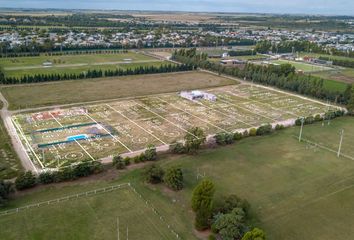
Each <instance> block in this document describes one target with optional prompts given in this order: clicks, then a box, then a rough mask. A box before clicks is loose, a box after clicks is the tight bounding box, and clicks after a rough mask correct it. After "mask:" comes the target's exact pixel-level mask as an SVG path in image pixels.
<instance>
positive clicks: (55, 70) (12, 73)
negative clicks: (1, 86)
mask: <svg viewBox="0 0 354 240" xmlns="http://www.w3.org/2000/svg"><path fill="white" fill-rule="evenodd" d="M163 64H170V63H169V62H165V61H153V62H147V63H145V62H144V63H120V64H103V65H85V66H68V67H60V66H55V67H50V68H43V67H40V68H34V69H19V70H5V74H6V76H7V77H21V76H24V75H32V76H33V75H36V74H64V73H66V74H80V73H82V72H87V71H88V70H94V69H96V70H102V71H105V70H116V69H117V68H121V69H127V68H131V69H134V68H136V67H140V66H142V67H150V66H155V67H159V66H161V65H163Z"/></svg>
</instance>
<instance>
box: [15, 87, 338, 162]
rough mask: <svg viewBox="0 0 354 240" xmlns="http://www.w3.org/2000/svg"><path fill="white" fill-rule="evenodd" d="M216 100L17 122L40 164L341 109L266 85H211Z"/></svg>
mask: <svg viewBox="0 0 354 240" xmlns="http://www.w3.org/2000/svg"><path fill="white" fill-rule="evenodd" d="M207 91H208V92H209V93H211V94H214V95H215V96H216V97H217V101H209V100H199V101H191V100H187V99H184V98H182V97H180V96H179V95H178V94H177V93H170V94H160V95H151V96H146V97H141V98H135V99H128V100H119V101H114V102H108V103H100V104H97V105H87V106H85V107H79V108H70V109H62V110H50V111H46V112H40V113H25V114H18V115H15V116H14V117H13V120H14V123H15V126H16V127H17V130H18V133H19V135H20V136H21V137H22V140H23V143H24V145H25V146H27V149H28V152H29V153H30V155H31V156H32V160H33V162H35V163H36V164H37V165H38V166H39V167H41V168H58V167H63V166H68V165H70V164H73V163H77V162H79V161H82V160H84V159H89V160H98V159H102V158H105V157H109V156H112V155H114V154H118V153H119V154H123V153H131V152H135V151H139V150H142V149H144V148H145V147H146V146H147V145H149V144H154V145H155V146H163V145H168V144H170V143H172V142H175V141H178V140H182V139H183V137H184V136H185V135H186V134H190V135H193V134H191V133H190V132H189V129H190V128H192V127H200V128H202V129H203V130H204V132H205V133H206V135H214V134H216V133H219V132H235V131H238V132H243V131H244V130H245V129H249V128H253V127H259V126H261V125H263V124H267V123H271V124H283V125H291V124H293V123H294V120H295V119H297V118H299V117H301V116H314V115H317V114H323V113H325V112H326V111H328V110H335V109H337V108H336V107H334V106H329V105H328V106H327V105H325V104H322V103H320V102H315V101H312V100H308V99H303V98H301V97H298V96H294V95H289V94H287V93H283V92H279V91H274V90H270V89H268V88H264V87H260V86H259V87H258V86H252V85H248V84H239V85H234V86H227V87H219V88H214V89H208V90H207Z"/></svg>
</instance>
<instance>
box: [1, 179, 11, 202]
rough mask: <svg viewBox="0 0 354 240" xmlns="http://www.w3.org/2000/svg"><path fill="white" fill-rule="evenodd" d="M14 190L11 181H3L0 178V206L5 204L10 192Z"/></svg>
mask: <svg viewBox="0 0 354 240" xmlns="http://www.w3.org/2000/svg"><path fill="white" fill-rule="evenodd" d="M13 191H14V188H13V183H12V182H5V181H4V180H0V207H1V206H3V205H5V203H6V202H7V200H8V197H9V195H10V193H12V192H13Z"/></svg>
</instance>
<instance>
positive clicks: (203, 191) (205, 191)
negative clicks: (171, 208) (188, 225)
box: [192, 179, 215, 230]
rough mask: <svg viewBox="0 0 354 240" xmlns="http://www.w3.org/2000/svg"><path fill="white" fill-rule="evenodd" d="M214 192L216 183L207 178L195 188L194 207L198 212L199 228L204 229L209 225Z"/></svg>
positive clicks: (197, 223)
mask: <svg viewBox="0 0 354 240" xmlns="http://www.w3.org/2000/svg"><path fill="white" fill-rule="evenodd" d="M214 193H215V186H214V183H213V182H211V181H210V180H207V179H206V180H203V181H201V182H200V183H199V184H198V185H197V186H196V187H195V189H194V190H193V195H192V209H193V211H194V212H195V213H196V218H195V227H196V229H197V230H204V229H207V228H208V227H209V220H210V218H211V213H212V208H213V197H214Z"/></svg>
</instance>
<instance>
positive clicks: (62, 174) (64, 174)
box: [58, 166, 76, 182]
mask: <svg viewBox="0 0 354 240" xmlns="http://www.w3.org/2000/svg"><path fill="white" fill-rule="evenodd" d="M74 179H76V176H75V174H74V170H73V168H72V167H71V166H70V167H66V168H63V169H61V170H60V171H59V172H58V181H59V182H63V181H69V180H74Z"/></svg>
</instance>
